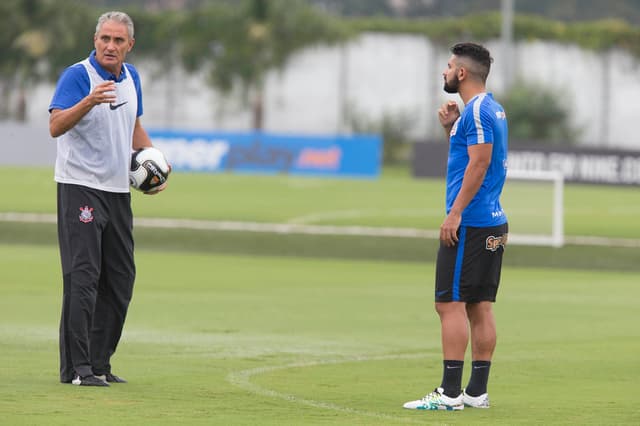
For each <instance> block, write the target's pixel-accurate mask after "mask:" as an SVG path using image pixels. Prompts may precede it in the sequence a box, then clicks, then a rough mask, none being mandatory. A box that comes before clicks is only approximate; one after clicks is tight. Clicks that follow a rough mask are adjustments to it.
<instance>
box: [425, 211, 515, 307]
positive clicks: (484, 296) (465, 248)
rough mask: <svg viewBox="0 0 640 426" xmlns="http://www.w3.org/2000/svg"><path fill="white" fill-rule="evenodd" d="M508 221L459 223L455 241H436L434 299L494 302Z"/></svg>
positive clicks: (441, 300)
mask: <svg viewBox="0 0 640 426" xmlns="http://www.w3.org/2000/svg"><path fill="white" fill-rule="evenodd" d="M508 232H509V226H508V224H506V223H505V224H504V225H499V226H494V227H490V228H474V227H471V226H461V227H460V229H459V230H458V238H459V241H458V243H457V244H456V245H455V246H453V247H446V246H445V245H444V244H442V242H440V249H439V250H438V260H437V262H436V294H435V300H436V302H466V303H477V302H483V301H489V302H495V300H496V294H497V293H498V285H499V284H500V272H501V270H502V255H503V253H504V247H505V245H506V243H507V235H508Z"/></svg>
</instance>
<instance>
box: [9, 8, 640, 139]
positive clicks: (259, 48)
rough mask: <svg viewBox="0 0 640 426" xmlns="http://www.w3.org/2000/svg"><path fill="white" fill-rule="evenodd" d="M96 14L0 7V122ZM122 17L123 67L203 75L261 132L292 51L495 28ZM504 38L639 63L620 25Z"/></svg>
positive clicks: (315, 12)
mask: <svg viewBox="0 0 640 426" xmlns="http://www.w3.org/2000/svg"><path fill="white" fill-rule="evenodd" d="M129 3H135V2H129ZM452 3H455V2H452ZM105 10H106V9H105V8H104V7H98V6H96V5H94V4H92V3H91V2H80V1H77V0H3V1H2V2H0V119H7V118H12V119H18V120H24V119H25V118H26V117H25V111H26V108H25V105H26V102H27V94H28V88H29V87H31V86H32V85H34V84H35V83H36V82H39V81H43V80H47V81H55V80H56V79H57V78H58V76H59V74H60V72H61V71H62V70H63V69H64V68H65V67H66V66H68V65H70V64H73V63H75V62H77V61H79V60H81V59H83V58H84V57H85V56H86V55H87V53H88V52H89V51H90V50H91V49H92V48H93V42H92V40H93V34H94V32H95V23H96V18H97V16H98V15H99V14H100V13H102V12H104V11H105ZM122 10H125V11H126V12H128V13H129V14H130V15H131V17H132V18H133V20H134V22H135V24H136V47H135V49H134V51H133V52H132V54H131V57H132V61H135V58H136V57H138V58H145V59H151V60H152V61H150V62H151V63H153V64H155V65H154V66H156V67H157V71H158V72H159V73H162V72H166V71H167V70H168V69H169V68H170V67H173V66H181V67H183V68H184V69H186V70H188V71H205V72H206V73H207V75H208V76H209V79H208V82H209V83H210V85H211V87H212V88H214V89H215V90H218V91H220V92H221V93H223V94H230V93H239V94H240V96H242V97H243V99H244V100H245V101H246V102H247V104H249V105H251V108H252V111H253V120H252V123H251V124H252V126H253V128H261V127H262V97H263V87H264V86H263V85H264V78H265V75H266V73H267V72H268V71H270V70H272V69H278V68H283V67H285V66H286V64H287V61H288V60H289V59H290V58H291V57H292V55H293V54H295V53H296V52H298V51H300V50H303V49H305V48H307V47H309V46H312V45H314V44H330V43H341V42H345V41H347V40H349V39H350V38H352V37H355V36H357V35H358V34H360V33H362V32H372V31H374V32H389V33H412V34H419V35H423V36H425V37H428V38H429V39H430V40H431V41H433V42H435V43H440V44H442V45H443V46H448V45H450V44H451V43H453V42H455V41H459V40H460V39H473V40H476V41H480V42H482V41H486V40H489V39H493V38H497V37H499V36H500V34H499V31H500V28H501V25H500V20H501V17H500V14H499V13H498V12H488V13H480V14H474V15H468V16H463V17H457V18H433V19H427V18H423V19H394V18H389V17H361V18H353V17H342V16H338V15H335V14H331V13H328V12H323V11H322V10H321V9H319V8H318V7H315V6H314V5H313V4H311V3H310V2H309V1H305V0H240V1H233V2H231V1H213V2H202V3H197V4H195V3H194V5H193V7H190V8H186V9H182V10H167V9H162V10H155V11H153V10H151V11H150V10H146V9H142V8H140V7H137V6H126V7H123V8H122ZM514 37H515V38H516V40H518V39H545V40H554V41H559V42H564V43H572V44H578V45H580V46H582V47H585V48H589V49H596V50H607V49H611V48H621V49H625V50H627V51H629V52H631V53H632V54H634V55H636V56H640V29H638V28H636V27H633V26H631V25H629V24H627V23H625V22H624V21H615V20H613V21H612V20H604V21H590V22H574V23H568V22H561V21H552V20H549V19H546V18H542V17H539V16H535V15H516V17H515V21H514ZM11 99H13V100H14V102H13V103H10V102H9V100H11Z"/></svg>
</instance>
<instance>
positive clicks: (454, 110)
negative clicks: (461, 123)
mask: <svg viewBox="0 0 640 426" xmlns="http://www.w3.org/2000/svg"><path fill="white" fill-rule="evenodd" d="M458 117H460V110H459V109H458V103H457V102H456V101H449V102H446V103H444V104H442V106H441V107H440V109H438V120H440V124H441V125H442V127H444V128H451V126H453V123H455V122H456V120H457V119H458Z"/></svg>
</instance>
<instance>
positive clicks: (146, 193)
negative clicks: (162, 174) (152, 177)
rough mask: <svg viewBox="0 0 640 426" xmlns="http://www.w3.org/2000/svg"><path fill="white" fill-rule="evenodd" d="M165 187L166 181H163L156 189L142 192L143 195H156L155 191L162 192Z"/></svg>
mask: <svg viewBox="0 0 640 426" xmlns="http://www.w3.org/2000/svg"><path fill="white" fill-rule="evenodd" d="M165 189H167V182H165V183H163V184H162V185H160V186H159V187H158V188H157V189H154V190H153V191H147V192H144V194H145V195H156V194H157V193H159V192H162V191H164V190H165Z"/></svg>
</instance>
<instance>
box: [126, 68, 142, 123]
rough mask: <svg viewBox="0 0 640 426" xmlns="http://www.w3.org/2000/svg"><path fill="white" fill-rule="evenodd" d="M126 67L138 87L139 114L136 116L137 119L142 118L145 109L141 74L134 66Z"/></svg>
mask: <svg viewBox="0 0 640 426" xmlns="http://www.w3.org/2000/svg"><path fill="white" fill-rule="evenodd" d="M125 66H126V67H127V69H128V70H129V74H131V78H133V84H134V85H135V87H136V93H137V94H138V113H137V114H136V117H140V116H141V115H142V113H143V111H144V108H143V107H142V84H140V74H138V70H136V68H135V67H134V66H133V65H131V64H125Z"/></svg>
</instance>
